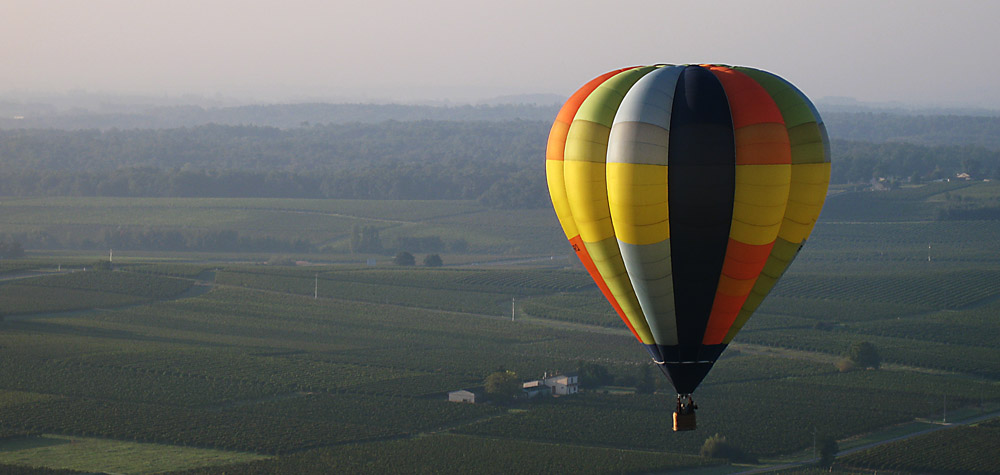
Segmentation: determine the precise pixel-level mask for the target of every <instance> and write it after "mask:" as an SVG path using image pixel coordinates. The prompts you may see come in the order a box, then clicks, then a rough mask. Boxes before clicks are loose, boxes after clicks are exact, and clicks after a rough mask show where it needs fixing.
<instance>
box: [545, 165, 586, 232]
mask: <svg viewBox="0 0 1000 475" xmlns="http://www.w3.org/2000/svg"><path fill="white" fill-rule="evenodd" d="M545 179H546V181H548V183H549V196H550V197H551V198H552V208H553V209H554V210H555V211H556V217H558V218H559V224H561V225H562V228H563V232H564V233H566V239H571V238H573V237H576V236H577V235H579V234H580V232H579V231H578V230H577V228H576V220H574V219H573V213H572V212H571V211H570V208H569V200H568V199H567V198H566V181H565V178H564V176H563V161H562V160H546V161H545Z"/></svg>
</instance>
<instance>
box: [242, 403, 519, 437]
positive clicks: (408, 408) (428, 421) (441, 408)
mask: <svg viewBox="0 0 1000 475" xmlns="http://www.w3.org/2000/svg"><path fill="white" fill-rule="evenodd" d="M241 412H245V413H247V414H251V415H254V416H259V417H264V418H268V417H273V418H295V419H300V420H311V421H323V422H327V423H330V424H334V425H341V424H343V425H357V426H371V427H382V428H386V429H387V430H391V431H392V432H395V433H409V432H413V431H417V430H429V429H435V428H440V427H444V426H447V425H451V424H455V423H457V422H460V421H468V420H471V419H476V418H481V417H485V416H489V415H492V414H496V413H498V412H500V409H498V408H497V407H496V406H490V405H483V404H455V403H452V402H448V401H447V400H446V398H445V397H444V396H442V397H440V398H437V399H433V400H429V399H417V398H410V397H385V396H370V395H355V394H335V395H332V394H308V395H305V396H302V397H297V398H291V399H279V400H274V401H268V402H262V403H260V404H256V405H253V406H247V407H244V408H241Z"/></svg>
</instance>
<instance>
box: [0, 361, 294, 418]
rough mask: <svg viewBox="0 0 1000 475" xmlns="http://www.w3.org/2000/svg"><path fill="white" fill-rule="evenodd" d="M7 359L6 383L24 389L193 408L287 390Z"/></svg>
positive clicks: (2, 369) (1, 375)
mask: <svg viewBox="0 0 1000 475" xmlns="http://www.w3.org/2000/svg"><path fill="white" fill-rule="evenodd" d="M5 359H6V363H5V364H4V365H2V366H0V386H2V387H3V388H5V389H13V390H19V391H31V392H37V393H46V394H60V395H65V396H84V397H94V398H101V399H109V400H116V401H136V402H153V403H160V404H169V405H176V406H192V407H193V406H202V405H213V404H223V403H227V402H233V401H240V400H246V399H259V398H262V397H266V396H270V395H273V394H276V393H278V392H279V391H281V390H282V389H281V388H279V387H273V386H268V385H264V384H260V383H253V382H246V381H242V380H235V379H229V378H226V379H221V378H220V379H212V378H198V377H189V376H181V375H177V374H167V373H161V372H144V371H135V370H128V369H122V368H111V367H94V366H80V365H74V364H66V363H59V362H38V361H34V360H28V359H20V358H9V357H8V358H5Z"/></svg>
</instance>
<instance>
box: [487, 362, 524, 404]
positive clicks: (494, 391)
mask: <svg viewBox="0 0 1000 475" xmlns="http://www.w3.org/2000/svg"><path fill="white" fill-rule="evenodd" d="M483 386H484V389H485V391H486V394H487V395H488V396H489V397H490V398H491V399H494V400H497V401H509V400H511V399H514V398H516V397H517V396H519V395H520V394H521V388H522V386H521V378H519V377H518V376H517V373H515V372H513V371H511V370H505V371H497V372H495V373H492V374H490V375H489V376H487V377H486V381H485V382H484V384H483Z"/></svg>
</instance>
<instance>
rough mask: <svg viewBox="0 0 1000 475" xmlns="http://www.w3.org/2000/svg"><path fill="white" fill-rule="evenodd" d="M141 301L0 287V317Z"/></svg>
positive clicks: (96, 293)
mask: <svg viewBox="0 0 1000 475" xmlns="http://www.w3.org/2000/svg"><path fill="white" fill-rule="evenodd" d="M18 282H23V281H20V280H19V281H18ZM143 300H145V299H144V298H143V297H137V296H134V295H125V294H115V293H110V292H99V291H93V290H76V289H59V288H53V287H40V286H35V285H22V284H20V283H17V284H13V283H9V284H2V285H0V302H2V304H0V314H6V315H17V314H31V313H45V312H62V311H67V310H82V309H90V308H110V307H120V306H123V305H129V304H134V303H138V302H142V301H143Z"/></svg>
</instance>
